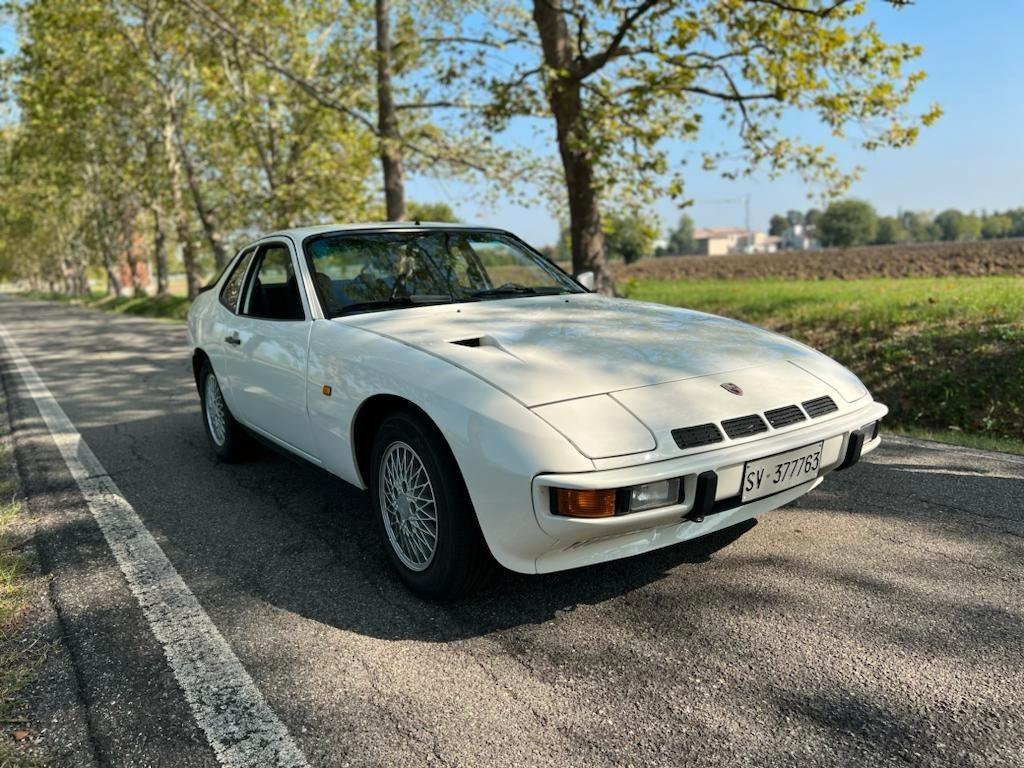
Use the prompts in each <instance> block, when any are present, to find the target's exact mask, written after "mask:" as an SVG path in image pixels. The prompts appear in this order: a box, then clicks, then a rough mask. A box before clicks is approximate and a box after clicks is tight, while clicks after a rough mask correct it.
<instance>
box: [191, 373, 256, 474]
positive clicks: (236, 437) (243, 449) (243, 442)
mask: <svg viewBox="0 0 1024 768" xmlns="http://www.w3.org/2000/svg"><path fill="white" fill-rule="evenodd" d="M211 378H212V379H213V383H214V384H215V385H216V393H215V394H216V396H217V397H219V398H220V405H221V408H222V409H223V410H222V415H223V420H224V436H223V439H222V440H218V436H217V435H215V434H214V430H213V428H212V427H211V423H210V422H211V416H210V411H209V408H210V407H211V404H210V403H208V402H207V397H208V392H209V390H208V389H207V384H208V380H209V379H211ZM199 400H200V402H201V403H202V412H203V431H205V432H206V439H207V440H209V441H210V447H211V448H212V449H213V452H214V453H215V454H217V458H219V459H220V460H221V461H224V462H228V463H233V462H237V461H241V460H242V459H244V458H246V456H247V455H248V452H249V447H250V441H249V435H247V434H246V432H245V430H244V429H243V428H242V425H241V424H239V423H238V422H237V421H235V417H234V416H232V415H231V411H230V410H228V406H227V403H225V402H224V398H223V396H222V395H221V393H220V384H219V383H218V382H217V376H216V374H214V372H213V366H212V365H210V361H209V360H204V361H203V367H202V368H201V369H200V371H199Z"/></svg>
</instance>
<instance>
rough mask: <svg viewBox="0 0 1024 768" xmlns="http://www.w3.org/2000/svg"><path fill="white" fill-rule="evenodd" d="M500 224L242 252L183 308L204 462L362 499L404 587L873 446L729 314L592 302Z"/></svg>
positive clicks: (835, 461)
mask: <svg viewBox="0 0 1024 768" xmlns="http://www.w3.org/2000/svg"><path fill="white" fill-rule="evenodd" d="M587 278H588V276H587V275H582V276H580V281H579V282H578V281H577V280H574V279H573V278H570V277H569V276H567V275H566V274H564V273H563V272H562V271H561V270H559V269H558V268H557V267H556V266H554V265H553V264H551V263H550V262H549V261H547V260H546V259H544V258H543V257H542V256H541V255H540V254H538V253H537V252H536V251H534V250H533V249H531V248H530V247H529V246H527V245H526V244H525V243H523V242H522V241H521V240H519V239H518V238H516V237H515V236H513V235H511V234H509V233H507V232H504V231H501V230H497V229H489V228H480V227H463V226H455V225H449V224H422V225H421V224H419V223H415V224H412V223H409V224H386V225H359V226H321V227H310V228H305V229H293V230H288V231H283V232H277V233H274V234H272V235H268V236H267V237H264V238H262V239H261V240H259V241H257V242H255V243H253V244H252V245H249V246H248V247H246V248H244V249H242V251H241V252H240V253H239V254H238V255H237V256H236V257H235V258H234V259H233V260H232V261H231V263H230V264H229V265H228V267H227V269H225V270H224V273H223V274H222V275H221V276H220V277H219V278H218V279H217V280H216V281H215V282H214V283H213V284H212V285H211V286H210V289H209V290H207V291H205V292H204V293H202V294H201V295H200V296H199V297H198V299H197V300H196V302H195V303H194V305H193V307H192V310H191V312H190V313H189V332H190V337H191V344H192V347H193V356H192V361H193V367H194V370H195V377H196V383H197V385H198V387H199V394H200V397H201V399H202V408H203V422H204V425H205V428H206V433H207V435H208V437H209V440H210V444H211V446H212V448H213V450H214V452H215V453H216V454H217V455H218V456H219V457H221V459H224V460H227V461H232V460H236V459H238V458H239V457H240V456H242V455H243V454H244V447H245V443H246V441H247V440H248V439H249V438H250V437H252V436H255V437H257V438H259V439H261V440H262V441H264V442H269V443H271V444H273V445H275V446H277V447H279V448H282V449H284V450H286V451H289V452H291V453H293V454H295V455H296V456H299V457H301V458H303V459H306V460H307V461H309V462H311V463H313V464H315V465H317V466H319V467H322V468H324V469H326V470H327V471H329V472H331V473H333V474H335V475H337V476H338V477H340V478H342V479H344V480H347V481H348V482H350V483H354V484H355V485H357V486H359V487H361V488H367V489H369V493H370V499H371V502H372V505H373V509H374V514H375V517H376V519H377V522H378V524H379V528H380V531H381V534H382V539H383V542H384V546H385V548H386V550H387V552H388V555H389V557H390V559H391V561H392V562H393V563H394V566H395V568H396V569H397V570H398V573H399V574H400V575H401V577H402V579H403V580H404V581H405V583H406V584H407V585H408V586H409V587H411V588H412V589H414V590H416V591H417V592H420V593H421V594H424V595H426V596H429V597H433V598H438V599H446V598H452V597H454V596H457V595H459V594H461V593H464V592H466V591H468V590H470V589H472V588H473V587H474V586H475V585H477V584H479V583H480V582H481V581H482V580H483V579H484V578H485V576H486V575H487V574H488V573H489V571H490V570H491V569H492V566H493V564H494V561H497V562H498V563H500V564H501V565H503V566H504V567H506V568H509V569H511V570H513V571H519V572H523V573H545V572H549V571H557V570H562V569H566V568H575V567H578V566H583V565H588V564H591V563H598V562H601V561H605V560H612V559H614V558H619V557H626V556H629V555H635V554H638V553H640V552H646V551H648V550H651V549H657V548H659V547H664V546H668V545H670V544H676V543H678V542H680V541H685V540H687V539H692V538H694V537H696V536H703V535H704V534H707V533H711V532H712V531H716V530H718V529H721V528H724V527H726V526H730V525H734V524H736V523H739V522H741V521H744V520H747V519H749V518H752V517H755V516H757V515H760V514H763V513H765V512H768V511H769V510H772V509H775V508H776V507H779V506H782V505H783V504H787V503H789V502H791V501H793V500H794V499H796V498H797V497H799V496H802V495H803V494H805V493H807V492H808V491H810V490H811V489H812V488H814V487H815V486H817V485H818V484H819V483H820V482H821V481H822V479H823V477H824V476H825V474H827V473H828V472H831V471H833V470H838V469H845V468H846V467H849V466H851V465H852V464H854V463H855V462H857V460H858V459H859V458H860V457H861V456H862V455H863V454H865V453H867V452H868V451H871V450H873V449H874V448H876V447H877V446H878V444H879V436H878V427H879V420H880V419H881V418H882V417H883V416H884V415H885V414H886V413H887V409H886V407H885V406H884V405H881V404H879V403H876V402H875V401H874V400H872V398H871V395H870V394H869V393H868V391H867V389H865V387H864V385H863V384H861V382H860V381H859V380H858V379H857V377H856V376H854V375H853V374H852V373H851V372H850V371H848V370H847V369H846V368H844V367H843V366H841V365H839V364H838V363H835V362H834V361H832V360H830V359H829V358H827V357H825V356H824V355H822V354H820V353H818V352H815V351H814V350H813V349H810V348H809V347H806V346H804V345H803V344H799V343H797V342H795V341H792V340H790V339H787V338H785V337H782V336H779V335H777V334H774V333H769V332H767V331H764V330H760V329H758V328H755V327H753V326H750V325H746V324H744V323H740V322H736V321H734V320H728V319H725V318H722V317H716V316H713V315H707V314H702V313H700V312H693V311H689V310H684V309H673V308H669V307H664V306H660V305H656V304H645V303H641V302H636V301H626V300H622V299H610V298H605V297H603V296H599V295H596V294H593V293H590V292H589V291H588V290H587V289H586V288H585V287H584V285H585V284H586V283H587V281H588V280H587Z"/></svg>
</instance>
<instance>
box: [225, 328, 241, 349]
mask: <svg viewBox="0 0 1024 768" xmlns="http://www.w3.org/2000/svg"><path fill="white" fill-rule="evenodd" d="M224 341H226V342H227V343H228V344H234V345H235V346H238V345H239V344H241V343H242V340H241V339H240V338H238V331H235V332H234V333H233V334H231V335H230V336H225V337H224Z"/></svg>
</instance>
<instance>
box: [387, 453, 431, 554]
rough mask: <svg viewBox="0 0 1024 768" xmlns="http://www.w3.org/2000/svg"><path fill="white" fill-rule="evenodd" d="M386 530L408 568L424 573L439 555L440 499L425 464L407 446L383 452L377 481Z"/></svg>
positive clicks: (395, 550) (392, 544)
mask: <svg viewBox="0 0 1024 768" xmlns="http://www.w3.org/2000/svg"><path fill="white" fill-rule="evenodd" d="M378 492H379V494H380V510H381V514H382V515H383V517H384V528H385V530H386V532H387V535H388V541H389V542H390V543H391V546H392V547H393V548H394V552H395V555H397V556H398V559H399V560H401V561H402V564H403V565H405V567H406V568H409V569H410V570H412V571H417V572H418V571H423V570H424V569H426V568H427V567H429V565H430V563H431V561H433V559H434V555H435V553H436V552H437V536H438V529H437V500H436V498H435V496H434V488H433V485H432V484H431V482H430V477H429V476H428V474H427V470H426V468H425V467H424V466H423V461H422V460H421V459H420V457H419V455H418V454H417V453H416V451H415V450H413V449H412V447H411V446H409V445H408V444H407V443H404V442H401V441H396V442H393V443H391V444H390V445H389V446H388V447H387V448H386V449H385V451H384V456H383V458H382V460H381V463H380V477H379V480H378Z"/></svg>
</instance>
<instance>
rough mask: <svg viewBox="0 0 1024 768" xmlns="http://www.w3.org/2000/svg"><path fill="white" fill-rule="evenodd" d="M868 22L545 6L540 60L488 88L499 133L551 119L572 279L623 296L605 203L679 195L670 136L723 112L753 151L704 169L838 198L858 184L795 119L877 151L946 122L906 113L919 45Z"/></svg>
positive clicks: (665, 5) (835, 12) (814, 9)
mask: <svg viewBox="0 0 1024 768" xmlns="http://www.w3.org/2000/svg"><path fill="white" fill-rule="evenodd" d="M863 12H864V4H863V3H856V4H855V3H849V4H845V3H841V2H833V1H832V0H807V2H803V1H802V2H789V1H787V0H747V1H746V2H737V0H705V2H693V3H680V2H676V1H673V0H636V2H632V3H629V4H625V3H620V2H613V1H612V0H596V1H595V2H583V1H582V0H562V1H561V2H553V1H552V0H534V2H533V4H532V16H533V23H534V25H535V27H536V30H537V42H538V43H539V46H538V48H539V51H540V56H539V61H538V60H537V57H536V56H535V55H534V53H533V51H534V48H533V47H532V46H529V45H527V46H520V48H521V52H520V54H518V55H516V56H509V54H505V56H504V59H505V60H506V61H507V60H511V61H513V62H514V63H513V64H512V65H510V70H511V71H504V72H502V73H501V74H500V75H497V76H492V77H491V79H490V82H489V86H490V90H491V93H492V96H493V101H494V104H493V106H492V109H491V110H490V116H491V118H492V125H497V126H500V125H501V124H502V121H507V120H508V119H510V118H511V117H512V116H515V115H526V116H530V117H535V116H537V115H538V114H547V115H549V116H550V117H551V118H552V120H553V122H554V127H555V136H556V138H557V146H558V153H559V157H560V160H561V169H562V177H563V181H564V188H565V192H566V195H565V200H566V202H567V207H568V213H569V222H570V230H571V236H572V255H573V269H574V271H577V272H580V271H583V270H592V271H594V272H595V275H596V285H597V287H598V289H600V290H603V291H606V292H607V291H610V290H612V285H611V279H610V277H609V276H608V275H607V274H606V273H605V270H604V265H603V261H604V247H603V246H604V243H603V239H604V234H603V232H604V230H603V228H602V226H601V200H602V199H606V198H609V197H612V196H614V197H615V198H616V199H626V200H631V201H644V200H648V199H650V198H651V197H653V196H656V195H660V194H662V193H666V192H667V193H668V194H670V195H673V196H677V195H681V194H682V188H683V184H682V182H683V179H682V176H681V172H672V171H670V168H669V158H668V154H667V146H668V142H667V140H672V139H675V140H682V141H690V140H693V139H695V138H696V137H697V136H698V135H699V134H700V131H701V128H702V127H703V126H704V125H706V124H708V123H710V122H712V121H711V120H710V119H709V118H713V117H715V116H720V117H721V118H722V119H723V120H724V123H725V125H726V126H727V127H729V128H731V129H733V130H734V131H735V132H736V134H737V136H738V139H739V143H740V145H741V147H742V150H741V151H740V152H739V153H728V154H727V153H725V152H722V153H717V152H708V153H705V154H704V156H703V163H704V166H705V167H706V168H709V169H717V170H719V171H720V172H721V173H723V175H725V176H727V177H730V178H732V177H736V176H738V175H741V174H745V173H749V172H752V171H753V170H754V169H757V168H761V169H764V170H766V171H767V172H768V173H769V174H770V175H772V174H779V173H782V172H784V171H789V170H796V171H797V172H799V173H801V174H802V175H803V177H804V178H805V179H806V180H807V181H811V182H818V183H823V184H824V185H825V186H826V187H827V188H828V190H829V191H831V192H833V193H835V192H839V191H842V190H844V189H845V188H846V187H847V186H848V184H849V182H850V180H851V178H852V174H850V173H844V172H842V171H841V170H839V169H838V168H837V163H836V159H835V157H834V156H833V155H832V154H830V153H829V151H828V150H827V149H826V148H824V147H822V146H819V145H818V144H817V143H809V142H805V141H803V140H801V139H800V138H799V137H798V136H791V135H788V134H787V133H786V132H785V131H784V130H783V122H782V120H781V119H782V117H783V115H784V114H785V113H786V112H788V111H793V110H796V111H807V112H810V113H813V114H814V115H816V116H817V117H818V119H819V120H821V121H822V122H823V123H824V124H825V125H826V126H827V128H828V129H829V130H830V131H832V133H833V134H834V135H837V136H843V135H844V129H845V127H846V126H848V125H856V126H858V130H859V129H861V128H863V129H865V130H867V133H866V134H865V135H864V138H863V139H862V141H861V146H863V147H865V148H867V149H876V148H878V147H902V146H906V145H908V144H911V143H913V142H914V141H915V139H916V138H917V135H918V131H919V128H920V126H921V125H927V124H930V123H931V122H932V121H933V120H935V119H936V118H937V117H938V116H939V113H940V110H939V109H938V107H932V108H930V109H929V110H927V111H926V112H925V113H924V114H920V115H907V114H906V113H905V111H904V109H905V107H906V105H907V103H908V100H909V98H910V96H911V94H912V93H913V91H914V90H915V88H916V86H917V84H918V83H919V82H920V80H921V78H922V77H923V75H922V74H921V73H920V72H907V71H906V69H907V65H908V63H909V62H911V61H912V60H913V59H914V58H916V57H917V56H918V55H919V54H920V48H919V47H917V46H913V45H906V44H890V43H888V42H886V41H885V40H883V39H882V38H881V36H880V34H879V32H878V29H877V27H875V26H874V25H872V24H861V23H860V22H859V18H858V17H859V16H860V15H861V14H862V13H863ZM882 126H884V127H882ZM733 158H736V160H735V162H734V161H733Z"/></svg>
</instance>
